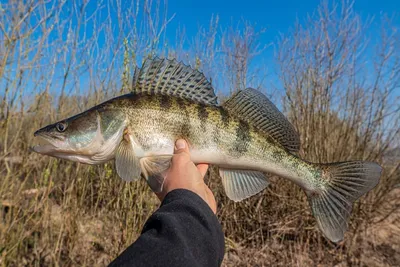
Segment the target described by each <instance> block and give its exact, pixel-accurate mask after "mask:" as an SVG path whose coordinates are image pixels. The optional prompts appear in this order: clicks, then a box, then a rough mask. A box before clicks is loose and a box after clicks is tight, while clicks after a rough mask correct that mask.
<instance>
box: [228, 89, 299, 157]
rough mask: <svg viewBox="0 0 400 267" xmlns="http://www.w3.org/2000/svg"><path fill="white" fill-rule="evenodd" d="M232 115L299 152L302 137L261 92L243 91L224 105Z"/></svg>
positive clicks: (289, 148) (253, 90) (288, 148)
mask: <svg viewBox="0 0 400 267" xmlns="http://www.w3.org/2000/svg"><path fill="white" fill-rule="evenodd" d="M222 106H223V108H224V109H226V110H228V111H229V112H230V113H232V114H234V115H235V116H237V117H239V118H240V119H242V120H244V121H246V122H248V123H249V124H251V125H252V126H254V127H255V128H257V129H259V130H260V131H262V132H264V133H266V134H268V135H269V136H271V137H272V138H273V139H274V140H276V141H277V142H278V143H280V144H281V145H282V146H283V147H285V148H286V149H287V150H289V151H290V152H298V150H299V148H300V137H299V134H298V133H297V132H296V130H295V129H294V127H293V126H292V124H291V123H290V122H289V121H288V120H287V118H286V117H285V116H284V115H283V114H282V113H281V112H280V111H279V110H278V108H277V107H276V106H275V105H274V104H273V103H272V102H271V101H270V100H269V99H268V98H267V97H266V96H265V95H264V94H263V93H261V92H260V91H257V90H255V89H252V88H247V89H244V90H241V91H239V92H237V93H236V94H234V95H233V96H232V97H230V98H229V99H228V100H227V101H226V102H225V103H224V104H223V105H222Z"/></svg>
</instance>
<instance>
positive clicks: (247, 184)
mask: <svg viewBox="0 0 400 267" xmlns="http://www.w3.org/2000/svg"><path fill="white" fill-rule="evenodd" d="M219 175H220V176H221V178H222V184H223V186H224V188H225V192H226V195H227V196H228V197H229V198H230V199H231V200H233V201H235V202H237V201H241V200H243V199H246V198H248V197H251V196H253V195H255V194H257V193H259V192H260V191H262V190H264V189H265V188H266V187H267V186H268V185H269V181H268V179H267V177H266V176H265V174H263V173H262V172H258V171H250V170H231V169H224V168H220V169H219Z"/></svg>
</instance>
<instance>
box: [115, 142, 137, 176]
mask: <svg viewBox="0 0 400 267" xmlns="http://www.w3.org/2000/svg"><path fill="white" fill-rule="evenodd" d="M115 167H116V169H117V173H118V176H119V177H121V178H122V179H123V180H125V181H133V180H137V179H139V178H140V172H141V170H140V164H139V159H138V158H137V157H136V156H135V152H134V150H133V146H132V142H130V141H128V140H126V139H125V138H124V139H122V141H121V143H120V144H119V146H118V149H117V151H116V153H115Z"/></svg>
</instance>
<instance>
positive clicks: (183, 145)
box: [174, 139, 189, 154]
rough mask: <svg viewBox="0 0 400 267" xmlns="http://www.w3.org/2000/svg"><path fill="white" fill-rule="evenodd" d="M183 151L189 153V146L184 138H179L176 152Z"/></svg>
mask: <svg viewBox="0 0 400 267" xmlns="http://www.w3.org/2000/svg"><path fill="white" fill-rule="evenodd" d="M182 152H186V153H189V147H188V145H187V143H186V141H185V140H184V139H178V140H176V142H175V148H174V154H180V153H182Z"/></svg>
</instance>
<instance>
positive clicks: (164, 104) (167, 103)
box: [160, 95, 172, 111]
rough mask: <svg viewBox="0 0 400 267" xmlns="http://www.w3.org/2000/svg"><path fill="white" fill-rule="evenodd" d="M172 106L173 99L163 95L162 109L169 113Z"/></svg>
mask: <svg viewBox="0 0 400 267" xmlns="http://www.w3.org/2000/svg"><path fill="white" fill-rule="evenodd" d="M171 106H172V99H171V98H170V97H169V96H166V95H162V96H161V98H160V107H161V108H162V109H164V110H166V111H168V110H169V109H170V108H171Z"/></svg>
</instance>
